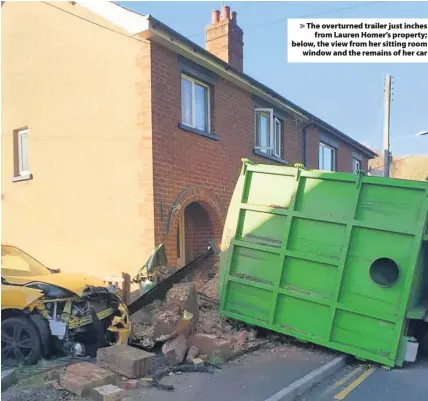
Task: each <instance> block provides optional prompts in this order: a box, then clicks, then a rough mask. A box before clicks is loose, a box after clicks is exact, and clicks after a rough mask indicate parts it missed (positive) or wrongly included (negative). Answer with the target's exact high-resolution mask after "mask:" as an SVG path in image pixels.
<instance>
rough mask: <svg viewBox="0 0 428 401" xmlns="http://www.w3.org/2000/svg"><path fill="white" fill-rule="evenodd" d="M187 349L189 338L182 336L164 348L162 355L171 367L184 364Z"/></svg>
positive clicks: (169, 342) (170, 341)
mask: <svg viewBox="0 0 428 401" xmlns="http://www.w3.org/2000/svg"><path fill="white" fill-rule="evenodd" d="M187 348H188V347H187V338H186V337H185V336H184V335H183V334H180V335H178V336H177V337H175V338H173V339H171V340H168V341H167V342H166V343H165V344H164V345H163V346H162V353H163V354H164V355H165V357H166V359H167V360H168V362H169V363H170V364H171V365H177V364H179V363H181V362H183V360H184V356H185V355H186V351H187Z"/></svg>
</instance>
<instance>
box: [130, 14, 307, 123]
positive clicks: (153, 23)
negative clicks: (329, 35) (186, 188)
mask: <svg viewBox="0 0 428 401" xmlns="http://www.w3.org/2000/svg"><path fill="white" fill-rule="evenodd" d="M147 19H148V23H149V26H148V30H149V32H150V34H148V33H146V32H141V33H140V34H138V36H139V37H143V38H144V39H151V40H153V41H154V42H157V43H159V44H161V45H163V46H165V47H167V48H169V49H170V50H173V51H174V52H176V53H179V54H181V55H182V56H184V57H186V58H188V59H190V60H192V61H194V62H195V63H197V64H199V65H202V66H204V67H205V68H207V69H209V70H211V71H214V72H216V73H217V74H218V75H220V76H222V77H223V78H225V79H226V80H228V81H232V82H233V83H234V84H236V85H237V86H239V87H240V88H242V89H244V90H246V91H248V92H251V93H254V94H256V95H257V96H259V97H261V98H263V99H264V100H267V101H269V102H271V103H273V104H275V105H276V106H277V107H281V108H286V109H287V110H289V111H290V112H292V113H293V114H295V115H297V116H298V117H300V118H301V119H302V120H304V121H306V120H307V116H306V115H305V114H304V113H302V112H301V111H300V110H299V109H298V108H295V107H292V106H290V105H287V104H285V103H284V102H283V101H282V99H281V97H280V96H279V95H278V94H277V93H275V92H273V91H272V90H271V89H269V88H268V87H267V86H264V85H262V84H260V83H259V82H258V81H256V80H255V79H253V78H251V77H249V76H248V75H245V74H241V73H239V72H238V71H237V70H235V69H234V68H233V67H232V66H231V65H230V64H228V63H226V62H224V61H223V60H221V59H219V58H218V57H216V56H214V55H213V54H212V53H210V52H208V51H207V50H205V49H203V48H202V47H200V46H198V45H197V44H196V43H194V42H192V41H191V40H189V39H187V38H186V37H184V36H182V35H181V34H179V33H178V32H176V31H174V30H173V29H171V28H170V27H168V26H167V25H165V24H163V23H162V22H160V21H158V20H157V19H155V18H153V17H152V16H151V15H148V16H147Z"/></svg>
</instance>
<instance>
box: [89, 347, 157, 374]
mask: <svg viewBox="0 0 428 401" xmlns="http://www.w3.org/2000/svg"><path fill="white" fill-rule="evenodd" d="M154 358H155V355H154V354H152V353H149V352H147V351H143V350H141V349H138V348H133V347H130V346H129V345H127V344H120V345H113V346H110V347H106V348H99V349H98V351H97V364H98V365H99V366H100V367H102V368H105V369H109V370H111V371H112V372H115V373H118V374H119V375H122V376H125V377H127V378H129V379H135V378H137V377H141V376H147V375H148V374H150V373H152V369H153V359H154Z"/></svg>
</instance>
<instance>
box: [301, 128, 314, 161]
mask: <svg viewBox="0 0 428 401" xmlns="http://www.w3.org/2000/svg"><path fill="white" fill-rule="evenodd" d="M311 124H312V122H311V121H309V122H307V123H306V124H305V125H304V126H303V128H302V137H303V145H302V163H303V165H304V166H305V168H308V166H307V158H308V155H307V153H308V152H307V140H308V135H307V133H306V130H307V128H308V127H309V126H310V125H311Z"/></svg>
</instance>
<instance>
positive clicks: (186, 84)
mask: <svg viewBox="0 0 428 401" xmlns="http://www.w3.org/2000/svg"><path fill="white" fill-rule="evenodd" d="M209 103H210V102H209V87H208V86H207V85H205V84H203V83H202V82H199V81H197V80H195V79H193V78H190V77H188V76H186V75H182V76H181V122H182V124H184V125H186V126H188V127H191V128H195V129H198V130H200V131H203V132H209V131H210V105H209Z"/></svg>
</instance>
